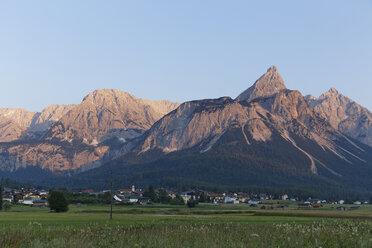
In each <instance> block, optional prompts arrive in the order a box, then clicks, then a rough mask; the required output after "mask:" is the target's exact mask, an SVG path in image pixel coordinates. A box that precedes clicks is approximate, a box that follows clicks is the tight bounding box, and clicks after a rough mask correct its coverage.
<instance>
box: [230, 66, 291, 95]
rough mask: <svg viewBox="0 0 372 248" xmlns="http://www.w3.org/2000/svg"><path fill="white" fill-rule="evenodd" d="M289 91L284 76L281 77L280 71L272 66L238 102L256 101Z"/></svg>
mask: <svg viewBox="0 0 372 248" xmlns="http://www.w3.org/2000/svg"><path fill="white" fill-rule="evenodd" d="M285 89H287V87H286V86H285V84H284V81H283V78H282V76H280V74H279V71H278V69H277V68H276V67H275V66H271V67H270V68H269V69H268V70H267V72H266V73H265V74H264V75H262V76H261V77H260V78H259V79H258V80H257V81H256V82H255V83H254V85H253V86H251V87H250V88H248V89H247V90H246V91H244V92H243V93H241V94H240V95H239V96H238V97H237V98H236V100H238V101H245V100H249V101H251V100H254V99H256V98H259V97H266V96H271V95H274V94H276V93H278V92H280V91H282V90H285Z"/></svg>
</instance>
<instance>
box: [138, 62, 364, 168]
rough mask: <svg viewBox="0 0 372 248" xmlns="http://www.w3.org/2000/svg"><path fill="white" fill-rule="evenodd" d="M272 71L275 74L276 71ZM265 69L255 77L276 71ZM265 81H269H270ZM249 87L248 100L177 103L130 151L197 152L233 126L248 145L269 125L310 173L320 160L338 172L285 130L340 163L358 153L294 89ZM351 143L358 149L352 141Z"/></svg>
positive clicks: (268, 134) (264, 137)
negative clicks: (302, 159)
mask: <svg viewBox="0 0 372 248" xmlns="http://www.w3.org/2000/svg"><path fill="white" fill-rule="evenodd" d="M274 73H276V74H278V72H277V71H275V72H274ZM271 75H272V70H271V69H269V71H268V72H267V73H266V74H265V75H264V76H263V77H261V78H274V79H276V78H280V75H279V76H278V77H271ZM258 82H259V81H258ZM267 83H268V84H270V83H271V81H270V80H269V81H267ZM283 85H284V83H283ZM255 87H261V85H258V84H255V85H254V86H253V88H252V87H251V88H249V90H250V91H251V92H255V93H256V94H257V95H259V96H260V97H257V98H254V100H249V99H250V98H249V97H248V98H247V99H246V100H243V101H234V100H232V99H231V98H227V97H225V98H220V99H212V100H200V101H192V102H186V103H184V104H182V105H181V106H180V107H179V108H177V109H176V110H175V111H172V112H171V113H169V114H168V115H166V116H165V117H164V118H162V119H161V120H160V121H159V122H157V123H155V125H154V126H153V127H152V128H151V129H150V130H149V131H148V132H147V133H146V135H145V137H144V141H143V142H142V143H141V144H140V146H139V147H138V148H137V149H136V150H135V153H137V154H142V153H145V152H148V151H151V150H156V149H158V150H161V151H163V152H164V153H165V154H166V153H169V152H175V151H180V150H185V149H190V148H194V147H198V148H197V149H198V150H199V152H200V153H204V152H208V151H209V150H211V149H212V148H213V146H214V144H215V143H216V142H217V141H218V140H219V139H221V138H222V137H223V135H224V134H225V133H226V132H228V131H229V129H230V128H231V127H234V128H239V129H240V130H241V136H242V137H243V138H244V140H245V143H246V144H245V145H247V146H251V144H252V143H253V142H263V143H264V142H268V141H270V140H271V138H272V135H273V132H274V131H275V132H276V133H279V134H280V136H281V137H282V138H283V139H284V140H286V141H287V142H289V143H290V144H291V145H292V146H293V147H295V148H296V149H297V150H298V151H299V152H300V153H303V154H304V155H305V156H306V157H307V158H308V160H309V161H308V165H309V166H308V167H309V170H311V172H312V173H313V174H317V173H318V167H319V166H321V167H323V168H325V169H327V170H328V171H329V172H330V173H332V174H334V175H340V174H339V173H338V172H336V171H335V170H333V169H331V168H328V167H327V165H326V164H324V163H323V162H322V161H320V160H319V159H317V158H316V157H314V156H313V155H311V152H308V151H306V150H305V149H303V148H301V147H300V146H298V145H297V144H296V142H295V139H294V138H292V137H291V135H290V134H294V135H295V136H296V137H301V138H303V139H308V140H310V141H312V142H314V143H315V144H317V145H318V146H319V147H320V148H321V149H323V150H324V151H327V152H329V153H332V154H334V155H336V156H338V157H339V158H340V159H342V160H343V161H344V162H346V163H352V162H351V160H353V159H355V158H357V157H358V155H359V154H354V153H353V152H350V151H348V150H347V148H345V147H342V146H340V145H339V144H336V143H335V142H334V140H335V139H338V140H343V141H344V142H345V143H348V144H349V145H353V144H354V143H353V142H352V141H350V140H349V139H348V138H347V137H345V136H344V135H343V134H342V133H340V132H339V131H338V130H337V129H334V128H333V127H332V126H331V125H330V124H329V123H328V122H327V120H326V119H325V118H323V117H322V116H321V115H319V114H318V113H316V112H315V111H314V110H313V108H312V107H311V106H310V104H309V103H308V101H306V99H305V98H304V97H303V96H302V95H301V93H300V92H298V91H291V90H288V89H286V88H285V89H283V90H280V91H277V92H276V93H274V94H272V92H271V91H268V92H267V91H266V90H265V87H264V88H263V89H264V90H263V91H262V90H261V89H262V88H258V89H256V88H255ZM284 87H285V86H284ZM238 99H239V98H238ZM248 137H251V138H248ZM355 148H356V150H358V147H357V146H355ZM195 149H196V148H195ZM360 160H362V159H360Z"/></svg>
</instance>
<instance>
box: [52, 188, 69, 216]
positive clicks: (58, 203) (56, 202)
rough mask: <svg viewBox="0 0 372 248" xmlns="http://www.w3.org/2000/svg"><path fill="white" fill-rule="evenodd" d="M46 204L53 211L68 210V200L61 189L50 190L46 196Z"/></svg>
mask: <svg viewBox="0 0 372 248" xmlns="http://www.w3.org/2000/svg"><path fill="white" fill-rule="evenodd" d="M48 204H49V207H50V210H52V211H55V212H67V211H68V202H67V199H66V197H65V195H64V194H63V192H61V191H52V192H51V193H50V196H49V197H48Z"/></svg>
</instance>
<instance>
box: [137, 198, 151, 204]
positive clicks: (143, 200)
mask: <svg viewBox="0 0 372 248" xmlns="http://www.w3.org/2000/svg"><path fill="white" fill-rule="evenodd" d="M138 203H139V204H141V205H148V204H151V199H150V198H148V197H140V198H138Z"/></svg>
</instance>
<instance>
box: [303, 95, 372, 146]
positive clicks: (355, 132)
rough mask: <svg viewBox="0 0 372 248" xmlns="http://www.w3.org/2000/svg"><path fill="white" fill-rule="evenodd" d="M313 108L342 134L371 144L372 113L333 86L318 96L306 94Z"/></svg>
mask: <svg viewBox="0 0 372 248" xmlns="http://www.w3.org/2000/svg"><path fill="white" fill-rule="evenodd" d="M307 100H308V102H309V103H310V104H311V105H312V106H313V108H314V110H315V111H316V112H318V113H319V114H321V115H323V116H324V117H325V118H326V119H327V120H328V122H329V123H330V124H331V125H332V126H333V127H334V128H335V129H338V130H339V131H340V132H342V133H343V134H346V135H347V136H349V137H351V138H354V139H356V140H358V141H360V142H362V143H364V144H367V145H369V146H372V113H371V112H370V111H369V110H368V109H367V108H365V107H363V106H361V105H359V104H357V103H356V102H354V101H353V100H351V99H350V98H348V97H346V96H344V95H342V94H340V93H339V92H338V91H337V90H336V89H335V88H331V89H330V90H329V91H327V92H325V93H323V94H322V95H321V96H320V97H319V98H316V97H312V96H307Z"/></svg>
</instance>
